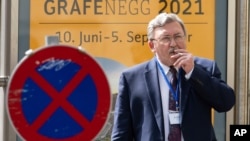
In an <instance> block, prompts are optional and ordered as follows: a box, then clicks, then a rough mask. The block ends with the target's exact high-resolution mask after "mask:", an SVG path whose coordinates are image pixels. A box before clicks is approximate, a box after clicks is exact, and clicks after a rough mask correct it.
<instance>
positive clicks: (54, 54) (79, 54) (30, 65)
mask: <svg viewBox="0 0 250 141" xmlns="http://www.w3.org/2000/svg"><path fill="white" fill-rule="evenodd" d="M46 57H49V58H54V59H69V57H71V58H70V59H72V61H73V62H74V63H76V64H78V65H80V66H83V68H84V69H88V72H90V73H91V74H90V75H91V77H92V79H93V80H94V82H95V84H96V88H97V93H98V105H97V111H96V115H95V116H94V118H93V120H92V121H91V122H90V124H89V125H91V126H89V127H84V129H85V130H84V131H83V133H80V134H78V135H76V136H73V137H71V138H65V139H60V141H76V140H79V139H80V140H83V139H84V140H91V139H93V138H94V137H96V135H97V134H98V133H99V132H100V130H101V129H102V128H103V126H104V124H105V122H106V121H107V119H108V113H109V111H110V105H111V96H110V88H109V84H108V81H107V78H106V76H105V74H104V72H103V70H102V69H101V67H100V65H99V64H98V63H97V62H95V61H94V59H93V58H92V57H91V56H90V55H88V54H87V53H86V52H83V51H82V50H81V49H77V48H76V47H73V46H67V45H53V46H45V47H42V48H39V49H37V50H35V51H33V52H32V53H31V54H30V55H28V56H25V57H24V58H23V59H22V60H21V61H20V63H18V65H17V66H16V68H15V70H14V71H13V74H12V75H11V77H10V79H9V82H8V86H7V97H6V104H7V106H6V107H7V113H8V117H9V119H10V121H12V122H11V124H12V125H13V127H14V128H15V129H16V131H17V134H19V135H20V137H23V138H24V139H25V140H26V141H33V139H36V141H54V140H55V139H50V138H48V137H45V136H42V135H40V134H37V132H36V131H33V130H30V129H29V127H30V126H29V124H28V123H27V121H26V119H25V117H24V115H23V113H22V112H21V111H22V107H21V98H20V96H21V92H22V88H23V84H24V82H25V80H26V79H25V78H27V76H28V75H29V73H28V72H29V70H31V71H32V70H35V68H36V67H37V62H42V61H45V59H49V58H46ZM67 57H68V58H67ZM93 66H95V67H93ZM107 105H108V106H107ZM17 113H18V114H17Z"/></svg>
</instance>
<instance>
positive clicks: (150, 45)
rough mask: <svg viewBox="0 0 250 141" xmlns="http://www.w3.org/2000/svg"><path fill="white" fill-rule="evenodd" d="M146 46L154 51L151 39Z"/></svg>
mask: <svg viewBox="0 0 250 141" xmlns="http://www.w3.org/2000/svg"><path fill="white" fill-rule="evenodd" d="M148 46H149V47H150V49H151V51H152V52H154V51H155V47H154V43H153V42H152V41H149V42H148Z"/></svg>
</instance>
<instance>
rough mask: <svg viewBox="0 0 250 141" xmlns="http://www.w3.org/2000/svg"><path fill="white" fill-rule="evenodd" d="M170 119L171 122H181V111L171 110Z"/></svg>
mask: <svg viewBox="0 0 250 141" xmlns="http://www.w3.org/2000/svg"><path fill="white" fill-rule="evenodd" d="M169 121H170V124H180V123H181V122H180V121H181V120H180V112H179V111H170V112H169Z"/></svg>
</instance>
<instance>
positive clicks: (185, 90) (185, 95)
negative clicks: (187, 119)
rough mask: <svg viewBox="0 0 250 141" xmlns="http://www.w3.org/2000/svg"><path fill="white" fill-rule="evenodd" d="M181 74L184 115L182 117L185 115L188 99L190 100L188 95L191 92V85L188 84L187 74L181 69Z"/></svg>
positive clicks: (182, 110)
mask: <svg viewBox="0 0 250 141" xmlns="http://www.w3.org/2000/svg"><path fill="white" fill-rule="evenodd" d="M180 73H181V81H180V88H179V90H180V96H181V97H180V98H181V113H182V117H183V115H184V112H185V107H186V106H185V105H186V103H187V99H188V93H189V90H190V84H189V83H188V82H187V80H186V78H185V72H184V70H183V69H180Z"/></svg>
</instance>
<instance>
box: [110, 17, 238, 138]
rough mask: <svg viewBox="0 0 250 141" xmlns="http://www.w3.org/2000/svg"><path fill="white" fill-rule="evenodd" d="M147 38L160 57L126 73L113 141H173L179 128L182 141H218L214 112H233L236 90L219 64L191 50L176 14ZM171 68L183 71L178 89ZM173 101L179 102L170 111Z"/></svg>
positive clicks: (151, 28) (154, 25) (156, 24)
mask: <svg viewBox="0 0 250 141" xmlns="http://www.w3.org/2000/svg"><path fill="white" fill-rule="evenodd" d="M147 34H148V44H149V47H150V49H151V51H152V52H153V53H154V54H155V57H154V58H152V59H151V60H149V61H147V62H144V63H142V64H139V65H136V66H134V67H132V68H130V69H128V70H126V71H124V72H123V73H122V74H121V77H120V82H119V91H118V96H117V100H116V105H115V111H114V126H113V130H112V137H111V138H112V139H111V140H112V141H133V140H135V141H172V139H170V138H171V134H174V133H172V130H173V127H174V126H176V127H177V130H178V131H180V133H179V135H173V136H174V137H178V136H180V137H178V138H179V140H182V141H216V137H215V134H214V129H213V126H212V123H211V121H212V120H211V109H212V108H213V109H215V110H216V111H218V112H227V111H229V110H230V109H231V108H232V107H233V106H234V104H235V94H234V91H233V89H232V88H230V87H229V86H228V85H227V84H226V83H225V82H224V81H223V80H221V72H220V70H219V68H218V66H217V65H216V63H215V62H214V61H212V60H208V59H205V58H200V57H194V56H193V55H192V54H191V53H190V52H188V51H187V50H186V49H187V47H186V35H187V33H186V29H185V26H184V24H183V22H182V20H181V19H180V18H179V17H178V16H177V15H175V14H167V13H161V14H159V15H158V16H156V17H155V18H154V19H153V20H152V21H150V22H149V24H148V33H147ZM170 68H176V69H177V71H178V72H177V74H178V75H177V79H178V80H177V83H178V84H177V88H176V89H175V88H174V86H173V85H172V83H171V80H170V79H172V78H173V77H175V74H172V73H171V72H169V70H170ZM171 70H172V69H171ZM169 97H174V100H175V108H174V109H171V110H170V107H172V106H170V105H169V104H170V103H171V102H170V100H169ZM172 99H173V98H172ZM179 129H180V130H179Z"/></svg>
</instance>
